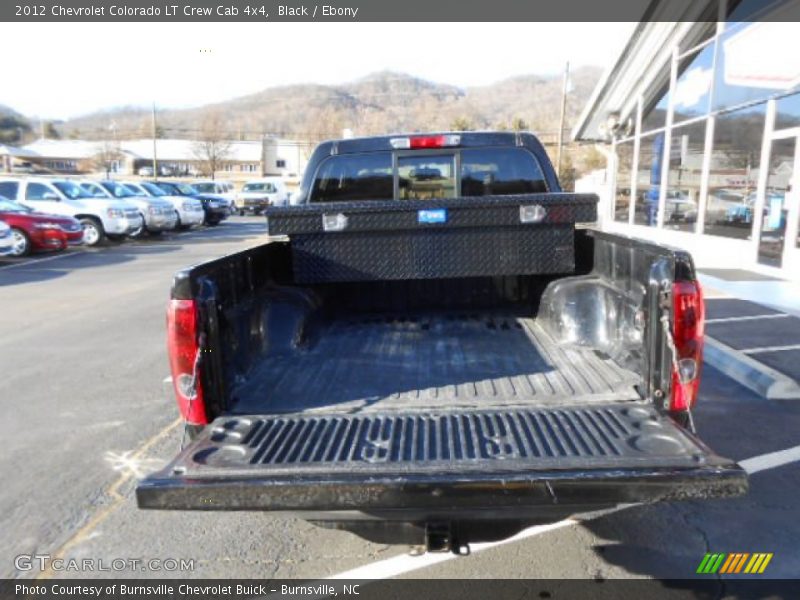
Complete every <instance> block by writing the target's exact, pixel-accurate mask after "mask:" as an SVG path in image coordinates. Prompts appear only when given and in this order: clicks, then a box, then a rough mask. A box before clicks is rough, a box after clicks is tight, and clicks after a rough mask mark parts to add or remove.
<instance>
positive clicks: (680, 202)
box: [664, 120, 706, 231]
mask: <svg viewBox="0 0 800 600" xmlns="http://www.w3.org/2000/svg"><path fill="white" fill-rule="evenodd" d="M705 139H706V122H705V120H704V121H702V122H699V123H692V124H691V125H686V126H684V127H679V128H677V129H673V130H672V138H671V142H670V153H669V173H668V175H667V197H666V200H665V201H664V227H666V228H669V229H679V230H681V231H694V230H695V226H696V223H697V209H698V206H700V180H701V177H702V173H703V147H704V145H705Z"/></svg>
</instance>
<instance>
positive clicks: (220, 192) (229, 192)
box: [192, 179, 237, 214]
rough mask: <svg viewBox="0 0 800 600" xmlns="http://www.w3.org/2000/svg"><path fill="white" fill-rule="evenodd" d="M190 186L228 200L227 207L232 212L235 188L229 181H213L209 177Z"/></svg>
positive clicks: (233, 210)
mask: <svg viewBox="0 0 800 600" xmlns="http://www.w3.org/2000/svg"><path fill="white" fill-rule="evenodd" d="M192 187H193V188H194V189H196V190H197V191H198V192H200V193H201V194H214V195H215V196H220V197H221V198H225V200H227V201H228V208H229V209H230V211H231V214H233V213H234V212H235V211H236V210H237V208H236V190H234V188H233V184H232V183H231V182H230V181H214V180H211V179H204V180H201V181H195V182H194V183H192Z"/></svg>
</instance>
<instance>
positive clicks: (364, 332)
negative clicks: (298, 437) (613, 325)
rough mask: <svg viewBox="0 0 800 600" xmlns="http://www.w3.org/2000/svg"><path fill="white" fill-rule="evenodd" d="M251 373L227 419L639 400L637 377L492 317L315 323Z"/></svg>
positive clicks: (379, 317) (519, 320)
mask: <svg viewBox="0 0 800 600" xmlns="http://www.w3.org/2000/svg"><path fill="white" fill-rule="evenodd" d="M309 337H310V341H309V342H308V343H307V344H301V345H299V346H298V347H297V348H296V349H294V350H292V351H289V352H285V353H283V354H281V355H278V356H275V355H273V356H271V357H270V358H269V359H268V360H265V361H264V362H263V363H262V364H261V365H260V366H257V367H256V368H255V370H254V371H253V373H252V374H251V376H250V377H249V378H248V383H246V384H245V385H244V386H242V387H241V388H240V389H238V390H237V391H236V393H235V397H236V403H235V404H234V405H233V407H232V410H231V413H232V414H239V415H243V414H263V413H267V412H268V413H297V412H313V411H331V410H336V411H342V412H370V411H397V410H407V409H462V408H492V407H515V406H525V405H537V406H547V407H555V406H563V405H568V404H583V403H585V402H608V401H615V400H632V399H638V398H639V396H638V395H637V393H636V391H635V389H634V385H635V384H637V383H638V382H639V381H640V379H641V378H640V376H638V375H637V374H636V373H634V372H632V371H629V370H627V369H625V368H623V367H621V366H619V365H618V364H616V363H615V362H614V361H613V360H612V359H611V358H610V357H608V356H604V355H603V354H602V353H600V352H598V351H596V350H594V349H592V348H587V347H578V346H565V345H563V344H557V343H556V342H555V341H554V340H553V339H552V337H551V336H550V335H549V334H548V333H547V332H546V331H545V330H544V329H543V328H542V327H541V326H540V325H539V323H537V321H536V319H535V318H533V317H526V316H523V315H518V314H513V313H508V312H502V311H500V312H498V311H483V312H468V313H467V312H462V313H453V312H448V313H446V314H443V313H438V314H437V313H435V312H428V313H421V314H413V313H412V314H408V315H397V314H389V313H386V314H369V315H354V316H352V317H350V318H348V317H344V318H339V319H336V320H332V321H330V322H323V323H321V324H320V325H318V326H317V330H316V331H313V332H311V333H310V336H309Z"/></svg>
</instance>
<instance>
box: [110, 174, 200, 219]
mask: <svg viewBox="0 0 800 600" xmlns="http://www.w3.org/2000/svg"><path fill="white" fill-rule="evenodd" d="M123 185H124V186H125V187H126V188H128V189H129V190H131V191H132V192H133V193H134V194H136V195H138V196H148V197H151V198H161V199H162V200H166V201H167V202H171V203H172V208H173V209H175V214H176V215H177V216H178V223H177V228H178V229H183V228H189V227H194V226H196V225H202V224H203V219H204V218H205V214H206V213H205V211H204V210H203V203H202V202H200V200H197V199H196V198H189V197H188V196H170V195H169V194H167V193H166V192H165V191H164V190H162V189H161V188H160V187H158V186H157V185H155V184H154V183H150V182H148V181H141V182H135V181H125V182H123Z"/></svg>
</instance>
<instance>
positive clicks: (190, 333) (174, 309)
mask: <svg viewBox="0 0 800 600" xmlns="http://www.w3.org/2000/svg"><path fill="white" fill-rule="evenodd" d="M199 351H200V343H199V340H198V332H197V306H196V304H195V301H194V300H170V301H169V307H168V309H167V353H168V354H169V368H170V371H171V372H172V386H173V388H174V389H175V399H176V400H177V402H178V409H179V410H180V412H181V415H182V416H183V418H184V419H186V421H188V422H189V423H194V424H198V425H205V424H206V423H208V417H207V416H206V407H205V403H204V402H203V386H202V384H201V382H200V372H199V367H198V368H196V365H198V364H199V363H198V353H199Z"/></svg>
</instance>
